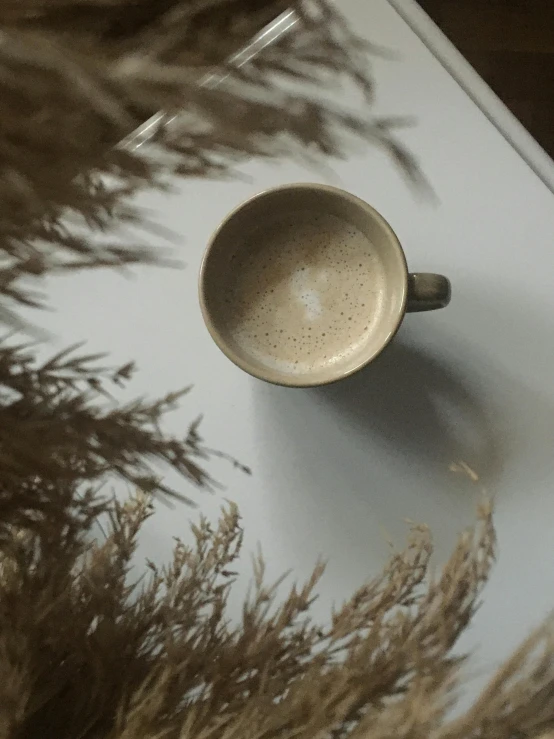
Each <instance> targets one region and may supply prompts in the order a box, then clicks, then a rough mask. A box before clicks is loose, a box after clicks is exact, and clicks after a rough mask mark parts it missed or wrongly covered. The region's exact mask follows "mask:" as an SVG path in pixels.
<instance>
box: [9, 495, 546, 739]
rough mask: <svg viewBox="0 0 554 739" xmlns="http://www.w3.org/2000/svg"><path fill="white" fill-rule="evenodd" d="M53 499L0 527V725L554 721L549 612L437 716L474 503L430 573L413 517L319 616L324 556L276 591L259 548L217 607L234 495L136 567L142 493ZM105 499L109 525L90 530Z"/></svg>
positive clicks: (39, 732) (283, 728)
mask: <svg viewBox="0 0 554 739" xmlns="http://www.w3.org/2000/svg"><path fill="white" fill-rule="evenodd" d="M56 501H57V506H58V510H57V512H56V515H52V512H50V514H49V515H48V516H38V517H37V519H36V520H35V527H34V529H33V530H29V529H27V530H26V529H21V528H15V527H11V526H6V525H5V524H1V525H0V529H1V530H2V541H3V545H2V549H1V554H0V676H1V679H0V736H2V737H57V739H64V738H65V737H67V739H77V738H79V739H93V738H94V739H96V738H97V737H98V738H100V737H102V738H103V739H104V738H107V737H110V738H111V739H124V738H125V739H131V738H132V739H137V737H141V739H159V738H161V737H164V738H166V737H167V738H168V739H169V738H173V737H174V738H175V739H177V738H180V739H184V738H185V737H186V738H187V739H238V738H240V739H314V737H321V738H323V737H325V738H327V737H329V738H330V737H333V738H335V739H339V738H340V737H351V738H352V739H389V738H392V737H395V738H399V737H405V738H406V739H468V738H469V737H480V738H481V737H483V738H485V737H487V738H489V737H490V739H514V738H515V737H533V738H535V737H536V738H537V739H538V737H539V736H545V732H546V730H547V729H548V728H552V727H553V726H554V660H553V659H552V656H553V653H554V622H552V621H549V622H548V623H546V624H544V625H543V626H542V627H541V628H540V629H538V630H537V631H536V632H535V633H534V634H532V635H531V636H530V637H529V639H528V640H527V641H526V642H525V643H524V644H523V645H522V646H521V647H520V649H519V650H518V651H517V652H516V653H515V654H514V655H513V656H512V657H511V659H509V660H508V661H507V662H506V664H505V665H504V666H503V667H501V669H500V670H499V671H498V673H497V674H496V675H495V676H494V677H493V679H492V680H491V682H490V683H489V685H488V686H487V687H486V688H485V690H484V692H483V694H482V695H481V696H480V697H478V698H477V700H476V701H475V702H474V703H473V705H472V706H471V707H470V708H468V709H466V710H464V711H463V713H462V714H461V715H458V716H457V717H456V718H450V716H451V715H452V709H453V708H454V707H455V704H456V697H457V695H458V694H459V691H460V688H461V684H460V680H461V674H462V673H461V668H462V666H463V664H464V658H463V657H462V656H460V655H459V654H455V653H454V651H453V648H454V647H455V644H456V640H457V638H458V637H459V635H460V634H461V633H462V632H463V631H464V629H465V628H466V627H467V625H468V623H469V622H470V620H471V617H472V616H473V614H474V612H475V609H476V607H477V606H478V603H479V598H480V595H481V592H482V588H483V585H484V584H485V582H486V580H487V577H488V575H489V571H490V567H491V564H492V562H493V559H494V552H495V536H494V529H493V526H492V521H491V513H490V510H489V508H488V507H487V506H483V507H482V508H481V511H480V516H479V523H478V525H477V527H476V528H475V530H474V531H468V532H466V533H465V534H463V535H462V537H461V538H460V540H459V541H458V544H457V546H456V548H455V550H454V552H453V554H452V556H451V558H450V560H449V561H448V562H447V564H446V565H445V567H444V568H443V570H442V572H441V574H440V575H439V577H437V578H434V579H433V578H431V577H430V576H429V573H428V564H429V557H430V555H431V542H430V538H429V534H428V532H427V530H426V529H425V528H415V529H414V530H413V532H412V536H411V539H410V542H409V545H408V547H407V549H406V551H404V552H402V553H398V554H395V555H393V557H392V558H391V560H390V562H389V564H388V566H387V567H386V568H385V570H384V571H383V573H382V574H381V575H380V576H379V577H377V578H376V579H374V580H371V581H369V582H368V583H366V584H365V585H363V586H362V587H360V589H359V590H358V591H357V592H355V593H354V594H353V595H352V597H351V598H350V599H349V600H348V601H346V602H345V603H344V604H342V606H340V607H339V608H337V609H336V610H335V611H334V612H333V613H332V614H331V615H330V617H329V619H328V621H326V622H325V623H317V622H315V621H314V620H313V618H312V616H311V612H310V611H311V605H312V603H313V600H314V597H315V592H316V588H317V583H318V580H319V578H320V577H321V575H322V573H323V567H322V566H318V567H316V569H315V570H314V572H313V574H312V576H311V578H310V579H309V581H308V582H306V583H305V584H303V585H301V586H294V587H292V589H290V590H289V592H288V593H285V594H283V593H282V591H283V587H284V586H283V584H282V583H276V584H273V585H272V584H268V583H267V582H266V581H265V577H264V564H263V560H262V559H261V558H260V557H258V558H256V559H255V561H254V579H253V587H252V588H251V593H250V596H249V597H248V599H247V601H246V602H245V603H244V606H243V610H242V615H241V617H240V618H239V619H234V620H233V619H232V618H230V616H229V612H228V599H229V595H230V593H231V591H232V589H233V585H234V582H235V580H236V575H235V573H234V569H235V567H236V566H237V560H238V557H239V554H240V546H241V538H242V532H241V527H240V520H239V516H238V512H237V510H236V509H235V508H234V507H233V506H231V507H229V508H227V509H226V510H225V511H224V512H223V514H222V516H221V519H220V521H219V524H218V525H217V526H216V527H215V528H212V527H211V526H210V525H209V523H208V522H207V521H206V520H201V522H200V523H199V525H197V526H194V527H193V542H194V543H193V544H192V546H187V545H185V544H184V543H182V542H177V544H176V546H175V551H174V554H173V560H172V561H171V562H170V563H169V564H168V565H167V566H165V567H163V568H158V567H157V566H155V565H154V564H152V563H149V564H148V566H147V569H146V572H145V574H144V575H143V576H142V577H137V576H135V575H134V574H132V573H133V570H132V558H133V555H134V553H135V549H136V543H137V536H138V534H139V532H140V529H141V526H142V524H143V523H144V521H145V520H146V519H147V518H148V516H150V515H151V513H152V508H151V505H150V504H149V501H148V498H147V497H146V496H144V495H139V496H136V497H134V498H133V499H131V500H130V501H128V502H127V503H125V504H117V503H113V504H112V503H109V502H107V501H100V500H98V498H97V497H95V496H93V495H90V496H84V497H81V498H75V497H74V496H73V495H72V494H71V493H70V492H66V493H64V491H63V488H60V490H58V494H57V496H56ZM107 513H109V515H110V528H109V531H108V532H107V534H106V538H105V539H104V541H101V542H97V543H92V544H91V543H90V527H91V524H92V523H93V521H94V520H95V517H96V516H100V517H105V515H106V514H107ZM130 573H131V574H130Z"/></svg>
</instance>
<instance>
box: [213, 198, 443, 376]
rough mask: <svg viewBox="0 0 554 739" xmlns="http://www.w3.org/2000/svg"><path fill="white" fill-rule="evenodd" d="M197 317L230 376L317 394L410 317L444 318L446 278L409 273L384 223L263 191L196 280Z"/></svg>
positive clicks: (216, 241)
mask: <svg viewBox="0 0 554 739" xmlns="http://www.w3.org/2000/svg"><path fill="white" fill-rule="evenodd" d="M199 292H200V306H201V309H202V314H203V317H204V321H205V322H206V326H207V327H208V330H209V332H210V334H211V336H212V338H213V339H214V341H215V343H216V344H217V345H218V346H219V348H220V349H221V350H222V351H223V352H224V354H226V355H227V357H228V358H229V359H231V360H232V361H233V362H234V363H235V364H236V365H237V366H238V367H240V368H241V369H243V370H245V371H246V372H248V373H249V374H251V375H253V376H254V377H257V378H259V379H262V380H266V381H267V382H271V383H274V384H278V385H286V386H290V387H311V386H316V385H325V384H327V383H331V382H335V381H337V380H340V379H342V378H344V377H348V376H349V375H352V374H353V373H355V372H357V371H358V370H360V369H361V368H362V367H364V366H366V365H367V364H369V363H370V362H372V361H373V360H374V359H375V358H376V357H377V356H378V355H379V354H380V353H381V352H382V351H383V350H384V349H385V347H386V346H387V345H388V344H389V342H390V341H391V340H392V338H393V337H394V335H395V334H396V332H397V331H398V328H399V326H400V324H401V323H402V320H403V318H404V315H405V314H406V313H407V312H418V311H428V310H434V309H436V308H443V307H445V306H446V305H448V303H449V301H450V292H451V290H450V283H449V281H448V279H447V278H446V277H443V276H442V275H437V274H430V273H415V274H414V273H410V272H408V268H407V264H406V258H405V255H404V251H403V250H402V247H401V245H400V242H399V240H398V238H397V237H396V234H395V233H394V231H393V230H392V228H391V227H390V226H389V224H388V223H387V221H386V220H385V219H384V218H383V216H381V215H380V214H379V213H378V212H377V211H376V210H375V209H374V208H372V207H371V206H370V205H368V204H367V203H365V202H364V201H363V200H360V199H359V198H357V197H355V196H354V195H351V194H350V193H347V192H345V191H343V190H340V189H337V188H334V187H328V186H326V185H317V184H304V183H301V184H292V185H287V186H284V187H278V188H275V189H272V190H267V191H265V192H262V193H260V194H259V195H256V196H254V197H253V198H251V199H250V200H248V201H246V202H245V203H243V204H242V205H240V206H239V207H238V208H237V209H236V210H234V211H233V212H232V213H231V214H230V215H228V216H227V218H226V219H225V220H224V221H223V223H222V224H221V225H220V226H219V228H218V229H217V230H216V232H215V233H214V235H213V236H212V238H211V240H210V242H209V244H208V247H207V249H206V252H205V254H204V258H203V261H202V266H201V269H200V284H199Z"/></svg>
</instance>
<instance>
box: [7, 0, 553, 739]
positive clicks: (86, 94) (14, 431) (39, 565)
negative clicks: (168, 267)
mask: <svg viewBox="0 0 554 739" xmlns="http://www.w3.org/2000/svg"><path fill="white" fill-rule="evenodd" d="M293 6H294V9H295V11H296V12H297V14H298V16H299V18H300V21H299V23H300V25H299V28H298V32H297V33H295V34H294V36H291V37H289V38H284V39H283V40H282V41H281V42H280V43H279V44H277V45H276V46H275V47H272V48H271V49H270V50H268V52H267V53H266V54H264V55H262V56H260V57H258V58H256V59H255V60H253V61H252V63H251V64H249V65H248V66H245V67H241V68H239V69H237V68H234V67H232V66H229V65H228V64H226V62H225V59H226V58H227V57H228V56H229V54H230V53H232V52H234V51H236V49H237V48H239V47H240V46H241V45H242V43H243V42H244V41H246V40H247V39H248V38H249V37H250V36H251V35H252V33H253V32H255V31H256V30H257V29H258V28H259V27H260V26H261V25H263V23H265V22H266V21H267V20H268V19H269V18H271V17H273V16H274V15H275V14H276V13H278V12H280V11H281V10H282V7H283V6H282V5H281V4H280V3H279V2H272V1H270V0H252V1H248V2H237V0H4V2H3V3H1V4H0V99H1V100H2V103H3V114H2V116H1V117H0V164H1V166H0V251H1V255H2V256H1V262H0V321H2V322H3V323H4V324H5V326H6V327H11V328H16V329H23V328H25V323H24V322H23V321H22V320H21V318H20V312H19V309H20V308H21V306H23V305H25V306H31V307H40V306H41V305H43V304H44V299H45V296H44V295H43V294H41V293H40V292H37V288H39V287H40V285H41V282H40V279H41V278H43V277H44V276H45V275H48V274H51V273H53V274H55V273H59V272H64V271H70V270H76V269H84V268H95V267H101V266H116V267H117V266H123V265H127V264H133V263H146V262H157V261H158V255H157V254H156V253H155V252H153V251H152V250H151V249H149V248H148V246H146V247H144V246H141V245H137V244H122V243H121V241H120V240H118V239H117V238H116V237H115V235H113V234H114V230H115V229H116V228H117V227H118V226H122V225H123V226H124V225H126V224H135V223H137V224H140V223H141V220H140V213H137V212H136V211H135V209H134V208H133V206H132V204H131V202H132V200H131V199H132V196H133V195H134V194H135V193H136V192H137V191H138V190H140V189H141V188H144V187H146V186H157V187H163V186H164V184H165V182H166V179H167V176H168V174H178V175H182V176H223V175H225V174H227V173H228V172H229V168H230V167H232V165H233V164H234V163H235V162H236V161H237V160H240V158H241V157H244V156H249V155H256V156H265V157H270V156H274V155H276V154H283V153H286V152H288V151H289V150H291V149H292V148H294V147H296V146H297V145H300V146H301V147H303V150H304V151H305V152H306V153H307V154H308V155H311V154H312V153H313V152H314V151H318V152H321V153H323V154H329V155H333V154H339V153H340V151H341V141H342V139H341V134H343V133H346V132H349V133H354V134H356V135H357V136H362V137H365V138H366V139H371V140H373V141H377V142H378V143H380V144H381V145H383V146H385V147H387V149H388V151H389V152H390V153H391V155H392V157H393V158H394V159H395V160H396V161H397V162H398V163H400V164H401V165H402V167H403V168H404V170H405V171H406V172H407V173H408V174H411V175H414V176H415V175H417V169H416V168H415V167H414V163H413V162H412V160H411V158H410V157H409V155H408V154H407V153H406V152H405V151H403V149H402V148H401V147H400V146H399V145H398V143H397V142H396V141H395V139H394V137H393V135H392V125H393V124H394V121H369V122H368V120H365V121H361V120H357V119H355V118H352V117H348V116H345V115H344V114H343V113H341V112H340V111H336V110H332V109H331V108H329V107H328V106H326V104H325V103H323V102H321V101H318V99H317V98H316V97H314V98H311V97H310V96H309V94H308V93H307V92H306V93H299V92H296V93H294V94H293V93H292V92H291V89H293V88H291V87H288V86H287V85H284V86H280V85H279V84H278V81H279V79H283V78H286V79H292V80H304V81H305V82H309V83H310V84H313V83H314V82H315V83H316V84H317V83H318V82H320V81H322V80H326V81H327V80H328V79H329V77H333V76H334V77H340V76H343V75H344V76H347V77H349V78H350V79H351V80H354V81H355V82H356V84H357V85H358V86H359V88H360V91H361V93H362V94H365V95H368V96H369V95H370V93H371V78H370V76H369V75H368V72H367V69H366V65H365V63H366V54H365V52H366V48H365V45H364V44H362V43H361V42H360V41H359V40H358V39H357V38H356V37H355V36H354V35H353V34H352V33H351V32H350V31H349V30H348V28H346V26H345V24H344V22H343V20H342V18H341V17H340V14H339V13H338V12H337V10H336V9H335V8H334V7H333V6H331V5H328V4H327V3H326V2H324V0H314V2H312V3H311V4H310V5H304V4H302V3H300V2H297V0H294V3H293ZM215 67H217V68H219V69H220V70H222V71H223V72H224V73H226V74H227V73H228V74H229V75H230V79H231V81H232V84H231V85H229V86H226V87H214V86H213V85H212V86H209V85H208V86H206V85H205V86H204V87H202V86H199V85H198V80H199V79H200V78H201V77H202V76H204V75H205V74H206V73H207V71H210V72H211V71H212V70H213V69H214V68H215ZM303 89H304V88H303ZM306 89H308V88H306ZM157 110H167V111H177V110H186V112H187V118H186V119H185V120H184V122H183V123H182V125H178V126H173V127H172V128H162V129H160V130H159V131H158V134H157V137H156V145H157V151H158V153H159V152H160V151H161V152H164V153H165V154H166V156H165V157H161V158H160V157H154V156H152V149H151V148H150V149H147V148H146V147H143V148H141V149H138V150H133V149H131V148H129V147H126V146H118V145H117V144H118V142H120V141H121V140H122V139H124V138H125V137H126V136H128V134H130V133H131V132H132V131H133V130H134V129H135V127H136V126H137V125H139V124H141V123H142V122H143V120H144V119H145V118H147V117H148V116H149V115H150V114H151V113H153V112H155V111H157ZM99 235H100V236H102V238H101V239H98V238H97V236H99ZM112 236H113V239H112V238H111V237H112ZM35 354H36V352H35V347H34V346H33V345H31V344H29V343H27V342H25V341H20V342H18V341H17V340H16V339H15V338H14V337H13V336H10V337H8V336H5V337H4V338H3V339H2V340H0V739H4V738H6V739H16V738H17V739H36V738H38V737H40V738H41V739H43V738H48V739H50V737H56V739H65V738H67V739H131V737H132V739H137V737H140V739H173V738H174V739H216V738H217V739H340V738H341V737H353V738H354V739H362V738H363V739H389V738H390V739H392V737H395V738H396V737H406V739H408V738H409V739H462V738H463V739H469V738H477V737H478V738H479V739H489V738H490V739H523V738H528V739H538V738H539V737H544V738H545V739H546V737H547V736H549V732H552V731H554V623H553V622H552V620H549V621H547V622H546V623H545V624H544V625H543V626H542V627H540V628H539V629H538V630H537V631H536V632H535V633H534V634H532V635H531V636H530V637H529V639H528V640H527V641H526V642H525V643H524V644H523V645H522V646H521V647H520V649H519V650H518V651H517V652H516V653H515V654H514V655H513V656H512V657H511V658H510V659H509V660H508V661H507V662H506V664H505V665H504V666H503V667H502V668H501V669H500V671H499V672H498V673H497V675H496V676H495V677H494V678H493V679H492V681H491V683H490V684H489V686H488V687H487V688H486V689H485V690H484V692H483V694H482V695H481V696H480V697H478V698H477V700H476V701H475V702H474V703H473V705H472V706H471V707H470V708H469V709H466V710H464V711H462V712H461V713H458V715H456V717H453V715H454V714H452V709H453V708H454V707H455V705H456V696H457V694H458V691H459V690H460V689H461V687H462V683H461V680H462V673H461V667H462V666H463V663H464V659H463V657H461V656H460V655H458V654H456V653H455V651H454V648H455V645H456V640H457V638H458V637H459V635H460V634H461V633H462V632H463V631H464V629H465V628H466V627H467V625H468V624H469V623H470V620H471V617H472V616H473V614H474V612H475V609H476V607H477V605H478V602H479V598H480V594H481V592H482V588H483V586H484V584H485V582H486V580H487V577H488V574H489V570H490V567H491V564H492V561H493V558H494V551H495V537H494V530H493V526H492V521H491V513H490V510H489V509H488V508H487V507H486V506H483V508H482V509H481V511H480V516H479V522H478V524H477V526H476V529H475V530H474V531H470V532H467V533H466V534H464V535H463V536H462V537H461V539H460V540H459V542H458V544H457V546H456V548H455V550H454V553H453V555H452V557H451V559H450V561H449V562H448V563H447V565H446V566H445V568H444V569H443V571H442V573H441V574H440V576H439V577H438V578H432V577H431V576H430V575H429V573H428V564H429V557H430V554H431V542H430V539H429V535H428V533H427V531H426V530H425V529H423V528H416V529H414V531H413V533H412V538H411V540H410V542H409V545H408V548H407V550H406V551H405V552H404V553H401V554H396V555H394V556H393V558H392V559H391V561H390V563H389V565H388V567H387V568H386V569H385V570H384V571H383V573H382V574H381V575H380V576H379V577H377V578H376V579H375V580H373V581H371V582H369V583H368V584H366V585H363V586H362V587H361V588H360V589H359V590H358V591H357V592H356V593H354V594H353V596H352V598H351V599H350V600H349V601H348V602H346V603H345V604H344V605H343V606H342V607H340V608H339V609H338V610H337V611H336V612H334V613H333V614H331V615H330V617H329V619H328V621H327V622H325V623H321V624H319V623H316V622H314V620H313V618H312V616H311V605H312V602H313V598H314V593H315V589H316V587H317V582H318V579H319V577H320V576H321V574H322V571H323V568H322V567H320V566H318V567H317V568H316V569H315V571H314V573H313V576H312V578H311V579H310V580H309V582H307V583H306V584H305V585H303V586H301V587H293V588H292V589H291V590H290V592H289V593H288V594H285V595H284V596H283V594H282V586H281V588H280V587H279V586H278V585H268V584H267V583H266V582H265V578H264V566H263V561H262V560H261V559H260V558H258V559H256V561H255V563H254V582H253V588H252V591H251V596H250V597H249V598H248V600H247V601H246V602H245V604H244V607H243V610H242V616H241V618H240V619H239V620H238V621H237V620H235V621H233V620H232V619H231V618H230V613H229V610H228V599H229V596H230V593H231V591H232V588H233V586H234V583H235V575H234V568H235V565H236V563H237V558H238V556H239V553H240V544H241V537H242V533H241V528H240V520H239V516H238V512H237V511H236V509H235V508H234V507H232V506H231V507H230V508H228V509H226V510H225V511H224V512H223V513H222V517H221V520H220V522H219V524H218V525H217V526H216V527H215V528H212V527H211V526H210V525H209V524H208V522H207V521H205V520H202V521H201V522H200V524H199V525H198V526H195V527H193V530H192V535H193V545H192V546H190V547H189V546H187V545H185V544H184V543H181V542H178V543H177V544H176V547H175V551H174V555H173V560H172V561H171V562H170V563H169V564H168V565H167V566H166V567H163V568H158V567H156V566H155V565H154V564H151V563H149V564H147V566H146V568H145V571H144V572H143V571H142V570H141V571H140V572H139V575H138V576H137V575H135V574H134V572H135V570H134V569H133V566H134V564H136V563H135V561H134V559H133V557H134V555H135V550H136V543H137V537H138V536H139V534H140V531H141V527H142V525H143V524H144V522H145V521H146V519H147V518H148V517H149V516H150V515H151V513H152V506H151V502H150V501H151V497H150V496H151V495H152V494H158V495H159V494H164V495H172V496H181V497H183V496H182V493H181V491H180V490H177V491H176V490H171V489H169V488H168V487H167V486H166V485H165V484H164V482H163V470H162V468H160V464H165V465H166V466H168V467H169V468H171V469H173V470H176V471H177V472H178V473H180V474H181V476H182V477H184V478H185V480H187V481H189V482H192V483H193V484H196V485H197V486H199V487H207V486H209V485H210V484H211V480H210V478H209V476H208V474H207V473H206V471H205V470H204V468H203V465H204V464H205V463H206V461H207V459H208V457H209V453H208V451H207V450H206V449H205V448H204V447H203V445H202V443H201V440H200V438H199V435H198V429H197V424H193V425H192V426H191V428H190V429H189V430H188V432H187V433H185V434H184V438H181V439H178V438H172V437H170V436H168V435H167V434H165V433H164V431H163V415H164V413H165V412H166V411H168V410H170V409H171V408H172V406H173V405H174V404H175V403H176V402H177V401H178V400H179V399H180V398H181V395H182V394H180V393H172V394H169V395H168V396H167V397H166V398H164V399H161V400H159V401H155V402H152V403H147V402H144V401H137V402H134V403H130V404H128V405H125V406H121V405H117V404H116V403H114V402H113V400H112V399H111V390H112V388H114V387H115V388H117V387H119V386H121V385H122V384H125V383H126V382H128V381H129V380H130V379H131V378H132V374H133V369H134V365H133V363H132V362H129V363H127V364H125V365H124V366H121V367H116V368H110V367H109V366H106V365H105V364H104V361H103V359H102V358H101V357H90V356H89V357H87V356H82V353H81V352H79V351H78V349H77V348H76V349H74V350H68V351H65V352H62V353H60V354H58V355H57V356H55V357H53V358H52V359H50V360H49V361H47V362H42V363H39V362H38V361H37V360H36V356H35ZM231 461H232V460H231ZM235 464H237V463H235ZM114 479H119V480H124V481H125V482H127V483H129V484H130V485H131V486H132V487H133V488H138V489H140V490H141V491H142V492H141V493H140V495H138V496H135V497H134V498H132V499H130V500H129V501H128V502H126V503H118V502H114V501H113V500H111V499H110V498H106V497H105V493H104V492H103V491H105V490H106V486H107V485H108V484H109V483H110V482H111V481H113V480H114ZM108 489H109V488H108ZM99 526H100V527H102V528H105V529H106V531H107V533H106V535H105V538H104V539H102V540H100V541H98V540H96V539H95V537H94V534H95V532H97V531H98V527H99ZM106 527H107V528H106ZM550 735H551V734H550Z"/></svg>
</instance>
